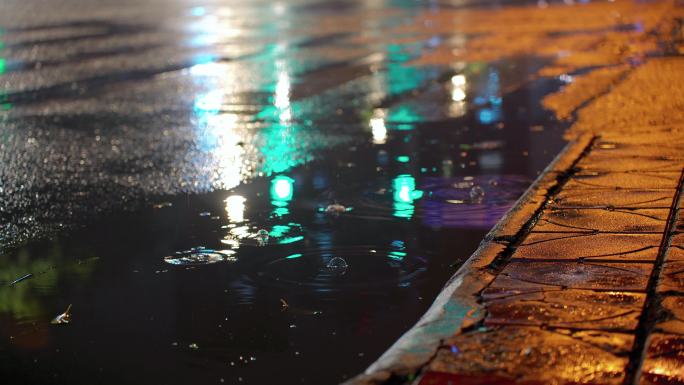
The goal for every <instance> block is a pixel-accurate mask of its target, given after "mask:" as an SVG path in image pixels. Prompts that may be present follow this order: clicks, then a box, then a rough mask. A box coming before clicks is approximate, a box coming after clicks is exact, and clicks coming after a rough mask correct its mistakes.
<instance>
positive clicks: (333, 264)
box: [325, 257, 349, 273]
mask: <svg viewBox="0 0 684 385" xmlns="http://www.w3.org/2000/svg"><path fill="white" fill-rule="evenodd" d="M348 267H349V265H348V264H347V261H345V260H344V258H341V257H335V258H333V259H331V260H330V261H328V263H327V264H326V265H325V268H326V269H328V270H330V271H332V272H334V273H344V272H345V271H347V268H348Z"/></svg>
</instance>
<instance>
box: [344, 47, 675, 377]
mask: <svg viewBox="0 0 684 385" xmlns="http://www.w3.org/2000/svg"><path fill="white" fill-rule="evenodd" d="M682 84H684V58H681V57H663V58H654V59H650V60H649V61H647V62H646V63H645V64H643V65H641V66H639V67H637V68H636V69H634V70H632V71H631V72H630V73H629V74H628V75H627V76H626V77H625V79H624V80H623V81H622V82H621V83H619V84H618V85H617V86H616V87H614V88H613V89H612V90H611V91H610V92H608V93H606V94H605V95H603V96H600V97H598V98H596V99H594V100H593V101H592V102H591V103H590V104H589V105H587V106H586V107H584V108H583V109H582V110H580V111H579V113H578V120H577V123H576V124H575V125H574V126H573V128H572V130H571V131H570V135H573V136H575V137H576V138H577V139H576V140H575V141H574V142H573V143H571V144H570V145H569V147H568V148H567V149H566V151H564V153H563V154H561V155H560V156H559V158H558V159H557V160H556V161H555V162H554V164H552V165H551V166H550V167H549V168H548V169H547V172H546V173H545V174H544V175H543V176H542V178H540V180H538V181H537V183H536V184H535V185H534V186H533V187H532V189H531V190H530V191H528V193H527V194H526V195H525V196H524V197H523V198H522V199H521V201H520V202H519V204H518V205H517V210H515V211H513V212H511V213H509V215H508V216H507V217H506V218H505V219H504V220H503V221H502V223H501V224H500V225H499V226H497V228H495V229H494V230H493V231H492V232H491V233H490V234H489V235H488V237H487V239H485V241H484V242H483V244H482V246H481V247H480V249H478V251H477V252H476V254H475V255H474V256H473V257H472V258H471V259H470V260H469V262H468V263H467V264H466V265H465V266H464V267H463V268H462V269H461V270H460V271H459V272H458V273H457V274H456V276H455V277H454V278H452V280H451V282H450V283H449V284H448V285H447V287H446V288H445V291H444V292H443V293H442V295H441V296H440V298H438V299H437V301H436V302H435V304H434V305H433V308H432V309H431V311H430V312H429V313H428V314H427V315H426V316H425V317H424V318H423V319H422V320H421V321H420V322H419V323H418V324H417V325H416V327H414V329H412V330H411V331H409V332H408V333H407V334H406V335H405V336H404V337H403V338H402V339H401V340H400V341H398V342H397V344H396V345H395V346H394V347H393V348H392V349H390V351H388V352H387V353H386V354H385V355H384V356H383V357H382V358H381V359H380V360H379V361H378V362H377V363H376V364H375V365H373V366H372V367H371V368H369V370H368V371H367V372H366V374H365V375H362V376H359V377H357V378H356V379H355V380H353V381H352V382H353V383H358V384H361V383H387V382H389V383H394V382H392V380H391V379H392V378H395V379H397V382H398V383H402V382H404V383H405V382H409V383H410V382H413V383H414V384H420V385H434V384H471V385H475V384H513V383H520V384H684V214H680V209H679V207H680V200H681V199H680V194H681V190H682V169H683V167H684V91H683V90H682V88H681V85H682ZM674 85H677V86H674ZM445 336H450V337H447V338H445ZM431 345H432V346H439V348H438V350H437V352H436V353H435V352H434V349H430V348H429V347H430V346H431ZM388 379H390V381H387V380H388ZM407 379H408V380H407Z"/></svg>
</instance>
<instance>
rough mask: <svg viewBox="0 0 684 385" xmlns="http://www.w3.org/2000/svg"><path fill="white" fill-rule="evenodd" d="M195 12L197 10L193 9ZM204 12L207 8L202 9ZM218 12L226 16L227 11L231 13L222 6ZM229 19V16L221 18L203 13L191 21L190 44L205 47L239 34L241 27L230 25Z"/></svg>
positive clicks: (189, 27)
mask: <svg viewBox="0 0 684 385" xmlns="http://www.w3.org/2000/svg"><path fill="white" fill-rule="evenodd" d="M193 12H195V11H194V10H193ZM202 12H205V13H206V10H205V9H202ZM197 13H199V11H197ZM217 13H220V14H221V16H224V15H225V14H226V13H228V14H230V11H228V10H226V9H224V8H222V9H220V10H219V11H217ZM198 16H199V15H198ZM226 16H229V15H226ZM227 20H229V17H223V18H221V17H219V16H217V15H215V14H209V15H207V14H203V15H202V16H200V17H198V18H197V20H195V21H193V22H192V23H189V24H188V27H187V30H188V31H189V32H190V33H192V34H193V35H192V37H191V38H190V39H189V43H190V45H191V46H193V47H204V46H209V45H213V44H216V43H219V42H221V41H225V40H226V39H230V38H234V37H237V36H239V35H240V29H238V28H235V27H234V26H232V25H230V23H229V22H227Z"/></svg>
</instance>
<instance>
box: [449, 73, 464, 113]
mask: <svg viewBox="0 0 684 385" xmlns="http://www.w3.org/2000/svg"><path fill="white" fill-rule="evenodd" d="M451 86H452V89H451V100H452V101H453V103H452V104H451V105H450V106H449V116H451V117H453V118H457V117H460V116H463V115H465V113H466V102H465V100H466V97H467V95H466V87H467V81H466V77H465V75H463V74H458V75H454V76H452V77H451Z"/></svg>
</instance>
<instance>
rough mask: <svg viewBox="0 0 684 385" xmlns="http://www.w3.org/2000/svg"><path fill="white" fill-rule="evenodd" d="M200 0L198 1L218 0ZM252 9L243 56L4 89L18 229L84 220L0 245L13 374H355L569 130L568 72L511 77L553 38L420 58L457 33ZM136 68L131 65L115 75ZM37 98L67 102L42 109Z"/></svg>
mask: <svg viewBox="0 0 684 385" xmlns="http://www.w3.org/2000/svg"><path fill="white" fill-rule="evenodd" d="M261 6H263V5H261ZM332 7H333V8H335V9H336V7H337V6H332ZM199 8H202V7H199ZM199 8H197V9H195V8H193V10H192V13H190V14H189V15H192V17H193V18H203V17H205V16H207V15H208V14H210V13H211V10H208V9H204V10H202V9H203V8H202V9H199ZM352 8H353V9H356V8H355V7H352ZM250 9H251V10H252V11H253V10H254V9H252V8H250ZM257 9H260V8H258V7H257ZM278 9H279V8H274V9H273V12H275V13H277V12H281V11H282V12H287V11H284V10H280V11H279V10H278ZM302 9H304V10H306V9H309V11H307V12H324V13H325V12H328V11H329V9H328V8H326V7H322V8H321V7H310V8H307V7H303V8H302ZM241 12H242V11H241ZM359 12H360V13H362V14H363V13H365V11H363V10H362V11H359ZM221 15H222V16H221V18H219V19H220V20H222V21H223V22H225V23H228V24H229V20H224V19H226V17H225V13H224V14H221ZM407 15H410V12H409V13H408V14H404V16H407ZM278 17H280V16H278ZM287 17H290V18H292V19H293V20H296V21H301V20H300V19H298V18H297V17H296V16H295V15H289V16H287V15H285V16H282V18H287ZM228 19H230V18H228ZM193 20H194V19H193ZM399 20H400V19H392V20H384V21H383V23H385V24H388V25H392V24H401V23H400V21H399ZM205 21H206V23H200V24H201V25H199V26H198V25H195V24H196V23H189V22H187V20H186V21H184V22H182V23H180V25H175V24H173V23H171V25H172V26H175V27H178V28H181V27H182V28H186V27H187V28H191V29H192V28H195V29H198V30H195V29H192V31H191V32H187V31H186V33H187V34H188V35H189V36H190V37H192V39H190V40H188V41H187V42H185V43H183V44H184V45H183V47H184V48H183V49H186V48H187V46H188V45H193V44H197V45H202V44H204V43H203V41H204V40H205V39H209V40H211V38H215V39H218V40H220V42H221V44H220V45H219V46H220V47H222V49H223V50H224V51H230V49H231V47H232V45H231V44H237V43H235V42H234V41H233V40H231V36H224V34H221V33H219V32H217V31H218V30H223V29H218V30H217V29H216V28H214V29H213V30H212V29H211V25H213V24H211V20H205ZM271 21H273V20H271ZM365 21H366V22H368V23H370V24H369V25H368V26H367V28H368V29H369V31H368V32H369V33H370V35H373V33H376V34H377V33H379V32H382V30H381V29H380V28H381V26H382V25H384V24H383V23H380V24H379V25H375V24H372V23H371V21H372V20H370V21H369V20H365ZM347 22H348V23H349V25H348V26H347V27H346V28H350V29H354V28H356V27H355V26H357V23H356V22H355V21H354V20H347ZM186 24H188V25H186ZM190 24H191V25H190ZM266 25H270V26H280V24H278V23H266ZM87 26H88V28H92V27H93V26H92V25H90V24H88V25H87ZM94 26H95V27H101V28H103V30H104V31H105V32H106V34H110V33H112V34H114V35H116V34H117V33H118V32H116V31H117V29H116V28H115V27H116V25H115V24H112V25H105V26H102V25H100V24H99V23H95V24H94ZM105 27H106V28H105ZM352 27H353V28H352ZM75 28H77V27H75ZM182 28H181V29H182ZM274 28H275V27H274ZM278 28H280V27H278ZM77 29H78V28H77ZM182 30H184V29H182ZM245 30H246V31H247V32H245ZM69 31H71V30H69ZM72 32H73V31H71V32H69V33H72ZM129 32H130V31H129ZM129 32H127V33H129ZM138 32H139V31H138ZM233 32H235V33H236V34H237V35H239V34H241V33H242V34H246V36H248V37H250V38H251V39H253V40H251V42H253V43H254V45H255V47H250V49H249V50H248V49H246V48H245V47H242V48H240V47H237V48H236V50H237V52H239V53H240V55H238V56H237V57H238V59H235V60H221V59H220V58H219V59H217V57H215V56H211V57H204V56H203V59H202V60H199V59H197V57H195V56H196V53H193V60H197V61H196V62H192V63H193V64H192V65H191V66H189V65H187V63H186V61H185V60H186V59H188V58H187V57H185V56H184V55H185V54H184V55H180V56H181V57H180V58H178V57H175V56H174V57H173V58H171V59H169V61H170V62H174V63H176V64H174V65H172V66H171V67H169V68H166V67H163V66H161V67H160V66H158V65H157V64H159V63H157V62H156V61H154V60H156V59H149V60H151V62H150V63H146V64H148V65H146V66H143V67H144V68H147V70H146V71H147V72H144V73H141V72H135V73H127V74H126V76H123V75H122V76H119V77H117V76H118V75H117V74H109V75H107V76H100V77H97V78H88V77H85V75H83V76H84V77H83V78H80V79H76V80H75V81H74V82H73V85H72V79H71V78H70V76H72V75H73V74H72V73H71V72H69V71H65V73H63V74H60V76H62V77H63V78H61V80H63V81H62V82H57V81H56V80H55V84H52V85H50V84H43V85H42V86H40V85H39V87H38V90H34V91H26V92H24V91H21V92H19V91H17V92H15V93H13V94H11V95H8V96H7V97H6V98H5V99H6V100H9V101H12V103H13V106H11V108H13V110H12V111H13V112H12V113H13V114H14V113H15V114H18V115H17V116H16V117H14V118H11V119H9V120H8V121H7V126H6V127H5V126H3V128H0V129H1V130H3V131H2V133H3V135H4V134H6V135H4V136H3V138H5V139H6V140H5V142H3V143H4V144H3V145H5V146H7V147H6V148H9V149H11V150H12V151H7V152H5V153H4V155H3V156H6V157H8V158H7V159H5V158H3V160H7V161H6V162H3V165H2V166H0V171H2V174H0V175H3V177H4V176H6V180H3V183H4V184H3V186H2V190H0V196H2V197H5V196H6V197H11V199H10V198H8V204H7V207H6V211H5V212H3V214H2V215H3V217H2V218H9V219H8V220H7V221H5V222H7V223H8V224H7V225H3V227H2V229H1V230H2V231H1V232H0V234H2V237H4V238H0V240H2V239H4V240H7V243H9V242H10V241H11V239H14V238H16V239H33V237H34V236H35V235H36V234H41V231H39V230H42V229H47V230H49V229H52V228H58V229H59V228H62V226H65V227H67V228H70V229H71V230H70V231H68V232H62V233H60V234H61V235H60V236H58V237H55V238H53V239H52V240H33V241H31V242H28V243H26V244H23V245H22V246H20V247H16V248H12V249H8V250H7V251H5V252H4V253H3V254H0V341H1V342H0V373H3V374H8V376H7V378H12V379H21V381H23V382H33V383H41V384H52V383H55V384H63V383H69V384H74V385H77V384H91V383H93V382H102V383H111V384H140V383H154V384H183V383H190V382H192V383H221V382H222V380H223V382H225V383H246V384H262V383H269V382H272V380H273V376H274V374H276V373H277V374H278V378H279V380H278V382H279V383H283V384H302V383H304V384H329V383H337V382H340V381H343V380H344V379H346V378H349V377H351V376H353V375H355V374H357V373H358V372H360V371H361V370H363V369H364V368H365V367H366V366H367V365H369V364H370V363H371V362H372V361H373V360H374V359H375V358H377V357H378V356H379V355H380V354H381V353H382V352H383V351H384V350H385V349H386V348H387V347H389V346H390V345H391V343H392V342H393V341H394V340H395V339H396V338H398V337H399V336H400V335H401V334H402V333H403V332H404V331H405V330H407V329H408V328H409V327H410V326H411V325H412V324H413V323H414V322H415V321H416V320H417V319H418V318H419V317H420V316H421V315H422V314H423V313H424V311H425V310H426V309H427V308H428V307H429V305H430V303H431V300H432V299H433V298H434V297H435V296H436V294H437V293H438V292H439V290H440V289H441V287H442V285H443V284H444V282H446V280H447V279H448V277H449V276H451V275H452V274H453V273H454V272H455V270H456V268H458V266H460V264H461V263H462V262H463V261H464V260H465V259H466V258H467V257H468V256H469V255H470V254H471V252H472V251H473V250H474V249H475V248H476V247H477V245H478V244H479V242H480V240H481V239H482V237H483V235H484V234H485V233H486V231H488V229H489V228H491V226H492V225H494V224H495V223H496V222H497V221H498V220H499V219H500V217H501V216H502V215H503V214H504V213H505V212H506V210H508V209H509V208H510V207H511V205H512V204H513V202H514V201H515V200H516V199H517V198H518V197H519V196H520V194H521V193H522V192H523V191H524V190H525V189H526V188H527V187H528V185H529V184H530V182H531V181H532V180H533V178H534V177H535V176H536V175H537V173H538V172H539V171H541V170H542V169H543V168H544V167H545V166H546V164H548V162H549V161H550V160H551V159H552V157H553V156H554V155H555V153H557V151H558V150H559V149H560V148H561V147H562V145H563V142H562V140H561V138H560V136H561V132H562V130H561V128H560V127H559V126H558V125H557V124H556V123H555V122H554V121H552V120H551V118H550V116H549V114H547V113H546V112H544V111H542V110H540V109H539V100H540V99H541V98H542V97H543V96H544V95H545V94H547V93H548V92H550V91H552V90H555V89H556V88H557V87H558V86H559V85H560V83H559V81H558V80H548V79H547V80H544V79H542V80H538V81H531V82H529V83H528V84H526V85H524V86H522V87H517V88H516V87H513V88H511V84H514V83H518V82H519V81H520V79H527V78H529V75H530V74H532V73H534V72H535V71H536V69H538V68H539V65H540V64H539V63H538V62H536V61H530V60H527V61H525V60H523V61H520V62H518V61H510V62H502V63H494V64H485V63H467V64H466V63H460V64H459V65H457V66H454V68H438V67H416V66H412V65H410V64H409V63H410V61H411V60H412V59H413V58H415V57H417V56H419V55H420V53H421V52H424V51H425V50H429V49H432V48H434V47H435V46H437V45H439V44H443V43H445V42H447V40H442V38H441V37H439V36H437V37H432V38H426V39H417V40H416V41H414V42H410V43H406V44H394V43H383V44H378V43H373V44H371V43H368V44H365V45H364V44H358V42H357V43H354V41H353V40H345V39H351V38H353V37H354V34H353V33H352V34H346V33H340V32H339V31H336V32H335V33H332V32H331V33H330V34H329V35H325V36H323V37H321V36H313V37H312V36H309V38H303V37H302V36H299V35H297V36H294V35H293V36H288V38H289V40H287V41H286V42H283V43H282V44H275V45H273V44H270V43H269V44H265V43H263V40H264V37H265V36H266V37H268V36H271V37H273V36H277V35H278V34H277V33H276V32H277V30H275V31H274V30H267V31H252V30H250V29H249V26H247V27H245V26H242V27H237V26H236V27H235V31H233ZM328 32H330V31H328ZM136 33H137V32H136ZM309 33H310V34H311V33H312V32H311V31H309ZM293 34H294V33H293ZM381 35H382V34H381V33H380V36H381ZM28 36H29V37H30V34H29V35H28ZM88 36H89V35H88ZM326 36H327V37H326ZM195 38H201V39H199V40H195ZM150 39H152V37H150ZM67 41H68V39H67ZM259 42H260V43H259ZM331 42H332V43H331ZM329 43H330V44H332V45H333V46H334V47H333V48H335V47H337V48H336V49H337V51H336V50H335V49H330V47H328V45H329ZM22 44H24V43H22ZM40 44H45V45H48V46H50V45H51V44H57V43H54V42H53V43H49V42H42V43H40ZM150 44H151V43H150ZM212 44H213V43H212ZM212 44H209V46H213V45H212ZM28 45H29V46H30V44H28ZM238 45H239V44H238ZM14 47H15V48H13V49H21V47H22V45H21V44H19V43H16V44H15V45H14ZM378 47H380V48H378ZM110 48H111V47H110ZM112 50H113V48H112ZM326 50H327V51H326ZM374 51H379V52H374ZM106 52H109V51H106V50H103V51H102V55H105V56H106V54H107V53H106ZM117 52H120V51H117ZM245 52H249V53H250V54H245ZM254 52H256V53H254ZM377 53H379V55H376V54H377ZM223 54H225V52H223ZM52 55H54V56H59V55H57V53H52ZM163 57H165V56H163ZM64 60H66V61H67V62H68V61H69V58H55V59H54V60H53V62H54V63H53V64H54V65H55V66H56V65H58V63H59V62H60V61H64ZM165 60H166V59H165ZM184 63H185V64H184ZM153 64H154V65H153ZM188 66H189V68H188ZM148 67H149V68H148ZM13 68H14V67H13ZM117 68H118V67H117ZM150 68H151V69H150ZM86 69H87V68H86ZM100 70H102V69H100ZM12 71H14V69H12ZM84 71H85V69H84ZM97 74H99V72H97V71H95V72H94V73H93V74H92V75H93V76H95V75H97ZM115 75H117V76H115ZM134 75H135V76H134ZM148 75H150V77H148ZM151 75H159V76H156V77H154V76H151ZM13 76H14V75H13ZM16 76H17V77H16V79H22V78H21V76H23V75H21V74H20V75H16ZM55 76H56V75H55ZM74 76H75V75H74ZM12 79H15V78H14V77H13V78H12ZM45 79H48V80H50V79H51V78H50V77H49V76H46V77H45V78H41V79H38V80H36V79H33V80H35V81H36V82H38V81H47V80H45ZM93 79H95V80H93ZM117 79H118V80H121V79H135V82H134V85H130V84H129V85H128V87H131V88H126V87H127V86H121V90H118V89H113V90H111V91H107V92H105V91H104V89H105V88H106V87H104V85H108V84H111V82H113V81H114V80H117ZM52 80H54V79H52ZM13 81H14V80H13ZM12 84H15V83H12ZM16 84H23V83H21V82H19V81H17V82H16ZM41 87H43V88H42V90H41ZM135 87H138V88H135ZM113 88H116V87H113ZM509 89H515V90H514V91H510V92H508V91H504V90H509ZM179 90H181V91H179ZM133 91H135V92H133ZM100 94H102V95H100ZM100 96H101V97H102V98H103V100H102V101H95V102H94V101H92V99H89V98H93V97H100ZM3 100H4V99H3ZM65 100H71V101H72V102H73V103H71V104H69V103H67V102H66V101H65ZM0 101H2V100H0ZM41 103H46V104H51V103H52V104H53V105H54V106H59V107H60V108H63V109H64V111H66V112H64V111H62V110H60V109H58V110H60V111H61V112H60V113H55V114H54V115H50V114H49V113H46V114H47V116H42V115H40V114H36V113H35V111H36V110H35V108H36V107H35V106H36V105H42V104H41ZM111 106H115V107H111ZM107 108H112V109H113V110H107ZM70 109H72V110H70ZM148 109H149V110H151V111H153V112H151V113H150V112H149V111H148ZM121 111H125V112H124V113H121ZM84 114H85V115H84ZM84 116H86V117H91V118H92V120H93V121H96V122H99V123H98V124H100V125H101V127H100V126H98V127H96V128H93V127H90V126H88V124H87V123H85V120H89V119H86V118H84ZM131 127H133V128H135V129H133V128H131ZM539 127H542V128H543V129H539ZM91 131H92V132H91ZM74 143H76V145H75V144H74ZM31 165H39V166H31ZM53 165H61V166H59V167H62V168H53ZM54 167H57V166H54ZM24 175H30V176H31V178H29V179H28V180H23V179H22V178H23V176H24ZM3 194H4V195H3ZM124 208H128V209H129V210H124ZM26 212H28V213H29V214H26ZM14 219H17V220H16V221H15V220H14ZM85 224H87V226H83V225H85ZM47 230H46V231H45V234H54V232H50V231H47ZM64 309H68V310H67V311H66V312H65V310H64ZM56 314H61V315H60V316H59V317H61V318H60V324H59V325H52V324H50V321H51V320H52V319H55V315H56ZM65 320H67V321H69V322H61V321H65ZM323 353H325V354H323ZM331 362H334V363H335V365H330V363H331ZM21 381H20V382H21Z"/></svg>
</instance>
